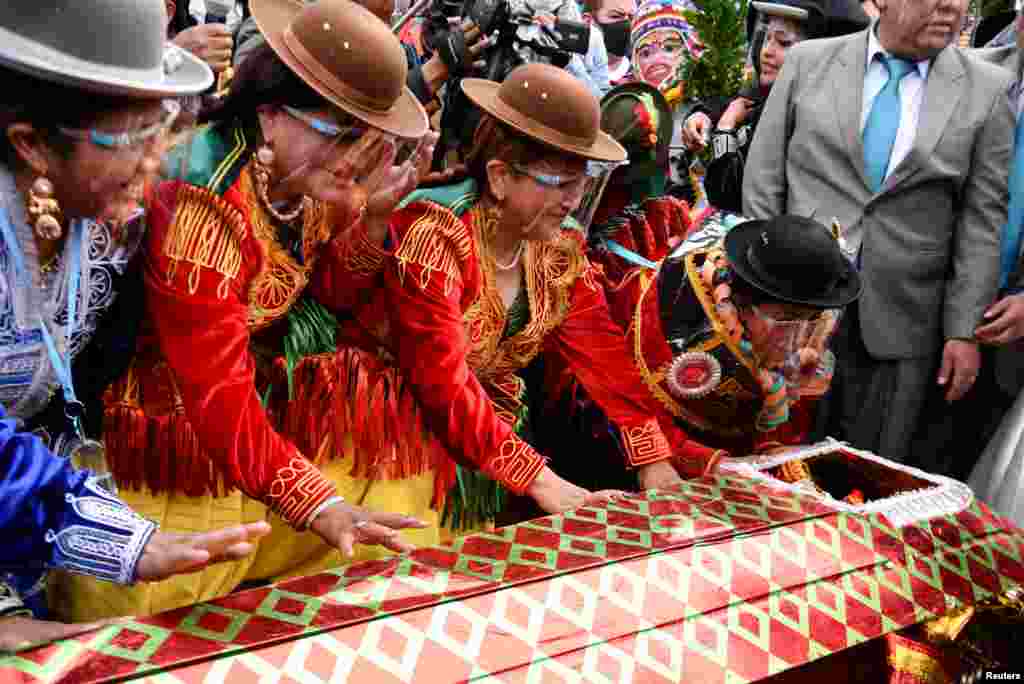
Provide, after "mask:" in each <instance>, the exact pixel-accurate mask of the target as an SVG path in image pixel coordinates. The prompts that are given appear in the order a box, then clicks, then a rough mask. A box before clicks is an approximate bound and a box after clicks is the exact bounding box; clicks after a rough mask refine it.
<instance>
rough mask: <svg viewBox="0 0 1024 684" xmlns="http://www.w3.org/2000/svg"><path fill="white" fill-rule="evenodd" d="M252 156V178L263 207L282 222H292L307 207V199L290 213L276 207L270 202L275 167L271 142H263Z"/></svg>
mask: <svg viewBox="0 0 1024 684" xmlns="http://www.w3.org/2000/svg"><path fill="white" fill-rule="evenodd" d="M252 158H253V165H252V179H253V182H254V183H255V185H256V196H257V197H259V200H260V202H262V203H263V208H264V209H266V210H267V213H269V214H270V215H271V216H273V217H274V218H275V219H277V220H278V221H280V222H281V223H291V222H292V221H294V220H295V219H297V218H298V217H299V214H301V213H302V210H303V209H304V208H305V207H306V202H305V200H303V201H302V202H299V206H297V207H296V208H295V209H294V210H292V211H290V212H288V213H283V212H280V211H278V210H277V209H275V208H274V205H273V204H272V203H271V202H270V177H271V173H272V169H273V168H274V150H273V149H272V148H271V147H270V145H269V144H267V143H263V144H262V145H261V146H260V148H259V149H258V150H256V152H255V153H254V154H253V155H252Z"/></svg>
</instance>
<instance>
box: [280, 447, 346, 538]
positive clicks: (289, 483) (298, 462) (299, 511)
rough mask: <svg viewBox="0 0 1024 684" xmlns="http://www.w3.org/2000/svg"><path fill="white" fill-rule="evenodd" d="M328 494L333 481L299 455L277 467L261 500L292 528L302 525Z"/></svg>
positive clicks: (302, 526) (332, 487) (331, 489)
mask: <svg viewBox="0 0 1024 684" xmlns="http://www.w3.org/2000/svg"><path fill="white" fill-rule="evenodd" d="M332 496H337V492H336V491H335V488H334V484H333V483H332V482H330V481H329V480H327V479H326V478H325V477H324V476H323V475H322V474H321V473H320V471H319V470H318V469H317V467H316V466H314V465H313V464H312V463H310V462H309V461H307V460H306V459H304V458H303V457H302V456H295V457H293V458H292V460H291V462H290V463H289V464H288V465H287V466H285V467H284V468H281V469H280V470H278V471H277V475H276V477H275V478H274V481H273V482H272V483H271V484H270V491H269V493H268V494H267V497H266V499H265V501H264V503H266V504H267V506H269V507H270V509H271V510H272V511H274V512H275V513H277V514H278V515H279V516H281V517H282V518H284V519H285V520H287V521H288V523H289V524H290V525H291V526H292V527H294V528H296V529H300V530H301V529H305V525H306V522H307V521H309V519H310V515H311V514H312V513H313V512H314V511H315V510H316V509H317V508H318V507H319V506H320V505H321V504H322V503H324V502H325V501H327V500H328V499H330V498H331V497H332Z"/></svg>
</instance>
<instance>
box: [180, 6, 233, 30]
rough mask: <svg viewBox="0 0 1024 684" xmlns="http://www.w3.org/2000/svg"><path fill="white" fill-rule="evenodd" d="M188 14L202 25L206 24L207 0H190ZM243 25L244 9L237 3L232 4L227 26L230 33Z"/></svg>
mask: <svg viewBox="0 0 1024 684" xmlns="http://www.w3.org/2000/svg"><path fill="white" fill-rule="evenodd" d="M188 13H189V14H191V15H192V18H193V19H195V20H196V21H197V22H199V23H200V24H205V23H206V0H189V2H188ZM241 23H242V7H241V5H239V4H238V3H237V2H232V7H231V11H230V12H228V17H227V22H226V23H225V26H227V29H228V30H229V31H232V32H234V30H235V29H236V28H238V25H239V24H241Z"/></svg>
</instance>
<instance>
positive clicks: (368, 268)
mask: <svg viewBox="0 0 1024 684" xmlns="http://www.w3.org/2000/svg"><path fill="white" fill-rule="evenodd" d="M344 237H345V238H346V239H345V240H344V242H343V244H342V245H341V249H342V251H343V253H344V254H345V262H344V263H345V265H346V268H348V269H349V270H350V271H351V272H353V273H356V274H358V275H373V274H374V273H377V272H378V271H380V270H381V269H382V268H383V267H384V258H385V257H387V256H390V254H389V252H387V251H386V250H384V249H383V248H382V247H381V245H378V244H375V243H374V242H373V241H372V240H371V239H370V236H369V234H368V233H367V232H366V223H365V222H364V221H363V217H362V214H360V216H359V219H358V221H357V222H356V225H355V227H354V229H353V231H352V232H351V233H350V234H349V235H347V236H344Z"/></svg>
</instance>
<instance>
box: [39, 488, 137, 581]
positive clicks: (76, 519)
mask: <svg viewBox="0 0 1024 684" xmlns="http://www.w3.org/2000/svg"><path fill="white" fill-rule="evenodd" d="M83 487H84V489H85V493H84V494H82V495H80V496H76V495H74V494H71V493H67V494H65V495H64V501H65V502H66V503H67V508H66V510H65V516H64V520H65V523H66V524H65V525H64V526H63V527H62V528H61V529H60V530H59V531H54V530H52V529H51V530H47V531H46V541H47V543H50V544H53V546H54V553H53V559H54V561H53V563H54V565H55V566H56V567H58V568H62V569H64V570H67V571H69V572H75V573H78V574H82V575H90V576H92V577H97V578H99V579H102V580H107V581H108V582H115V583H117V584H133V583H134V582H135V579H136V577H135V571H136V568H137V566H138V564H139V559H140V558H141V557H142V552H143V550H144V549H145V548H146V544H148V543H149V539H150V537H152V536H153V533H154V532H156V527H157V526H156V523H154V522H152V521H150V520H146V519H145V518H143V517H142V516H140V515H138V514H137V513H135V512H134V511H132V510H131V509H130V508H128V506H126V505H125V504H124V502H122V501H121V500H120V499H118V498H117V497H115V496H113V495H112V494H110V493H109V492H107V491H106V490H105V489H103V487H102V486H101V485H99V484H98V482H97V480H96V478H95V477H90V478H89V479H87V480H86V481H85V484H84V486H83Z"/></svg>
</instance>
